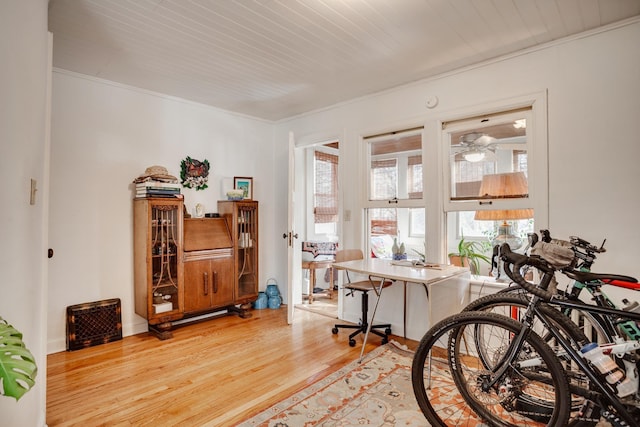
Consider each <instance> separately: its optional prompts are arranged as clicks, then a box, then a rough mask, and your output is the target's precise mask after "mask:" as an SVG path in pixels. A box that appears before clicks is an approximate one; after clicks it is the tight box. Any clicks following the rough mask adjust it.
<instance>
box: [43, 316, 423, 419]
mask: <svg viewBox="0 0 640 427" xmlns="http://www.w3.org/2000/svg"><path fill="white" fill-rule="evenodd" d="M334 323H336V320H335V319H330V318H328V317H326V316H322V315H318V314H314V313H310V312H305V311H301V310H299V311H296V316H295V322H294V324H293V325H287V324H286V308H285V306H282V308H280V309H278V310H271V309H265V310H254V311H253V317H252V318H250V319H241V318H239V317H237V316H227V317H222V318H218V319H213V320H209V321H206V322H202V323H197V324H192V325H188V326H184V327H181V328H178V329H176V330H175V331H174V338H172V339H170V340H166V341H160V340H158V339H157V338H155V337H154V336H152V335H149V334H139V335H135V336H130V337H125V338H124V339H123V340H121V341H116V342H112V343H108V344H102V345H99V346H95V347H90V348H86V349H82V350H77V351H73V352H61V353H55V354H51V355H49V356H48V366H47V424H48V425H49V426H51V427H53V426H72V425H78V426H80V425H81V426H98V425H109V426H146V425H153V426H177V425H181V426H203V425H206V426H231V425H235V424H237V423H239V422H240V421H243V420H244V419H246V418H249V417H250V416H252V415H254V414H256V413H258V412H260V411H261V410H263V409H266V408H268V407H269V406H271V405H273V404H274V403H276V402H278V401H280V400H282V399H283V398H285V397H287V396H289V395H291V394H292V393H294V392H296V391H298V390H300V389H303V388H304V387H306V386H307V385H308V384H311V383H313V382H315V381H318V380H319V379H321V378H323V377H324V376H326V375H328V374H330V373H332V372H334V371H336V370H337V369H338V368H340V367H342V366H344V365H345V364H347V363H349V362H351V361H353V360H356V359H357V358H358V356H359V354H360V348H361V343H362V338H361V337H362V335H360V338H359V339H358V344H357V345H356V347H349V345H348V344H347V335H348V333H347V331H346V330H343V331H340V333H339V334H338V335H333V334H332V333H331V327H332V326H333V324H334ZM392 338H393V339H395V340H397V341H398V342H401V343H405V344H407V345H408V346H409V347H410V348H415V346H416V344H417V343H415V342H412V341H406V342H405V340H404V339H403V338H402V337H396V336H393V337H392ZM379 344H380V338H378V337H375V336H372V337H371V339H370V340H369V343H367V349H366V351H370V350H372V349H373V348H375V347H376V346H378V345H379Z"/></svg>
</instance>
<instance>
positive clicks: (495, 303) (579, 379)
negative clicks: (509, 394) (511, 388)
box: [463, 292, 600, 427]
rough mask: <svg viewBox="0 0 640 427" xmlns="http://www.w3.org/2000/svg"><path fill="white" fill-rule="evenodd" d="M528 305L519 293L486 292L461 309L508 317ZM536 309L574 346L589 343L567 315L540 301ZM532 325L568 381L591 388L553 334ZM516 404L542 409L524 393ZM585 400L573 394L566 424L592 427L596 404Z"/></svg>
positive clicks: (597, 412) (537, 324)
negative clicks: (587, 409) (557, 360)
mask: <svg viewBox="0 0 640 427" xmlns="http://www.w3.org/2000/svg"><path fill="white" fill-rule="evenodd" d="M528 305H529V299H528V298H527V297H526V295H524V294H522V293H515V292H513V293H501V292H498V293H495V294H491V295H486V296H484V297H482V298H479V299H477V300H475V301H473V302H471V303H470V304H469V305H467V306H466V307H465V308H464V310H463V312H464V311H485V312H487V311H489V312H492V313H497V314H502V315H506V316H507V317H511V316H513V315H514V314H515V315H519V314H520V312H519V311H518V312H515V313H514V309H517V310H519V309H522V310H525V311H526V309H527V307H528ZM538 308H539V310H540V311H541V312H542V313H543V314H544V316H545V317H546V318H547V319H548V321H550V322H551V323H552V324H553V326H554V328H555V329H556V330H557V331H561V332H563V334H564V335H565V336H566V337H567V338H568V339H569V340H570V341H572V342H574V343H575V344H576V346H577V347H581V346H582V345H584V344H585V343H587V342H590V339H589V338H588V337H587V336H586V335H585V334H584V332H583V331H582V330H581V329H580V328H579V327H578V325H576V324H575V323H574V322H573V321H572V320H571V319H569V318H568V317H566V316H565V315H564V314H563V313H562V312H560V311H558V310H556V309H554V308H553V307H552V306H549V305H547V304H544V303H539V305H538ZM512 318H513V317H512ZM514 320H517V321H520V317H517V318H515V319H514ZM532 328H533V330H534V331H535V332H536V333H537V334H538V335H539V336H540V337H541V338H542V339H543V341H544V342H545V343H546V344H547V345H549V347H551V348H552V349H553V350H554V352H555V353H556V355H557V356H558V358H559V359H560V361H561V362H562V363H563V366H564V368H565V372H567V376H568V379H569V382H570V384H571V385H575V386H576V387H580V388H582V389H585V390H588V389H591V388H592V387H591V386H590V384H589V381H588V379H587V377H586V375H585V374H584V373H583V372H582V371H581V370H580V369H579V368H578V367H577V366H576V365H575V364H572V363H571V359H570V358H568V357H566V354H565V353H564V351H563V349H562V348H560V347H559V346H558V345H557V343H555V338H554V337H553V335H552V334H550V333H548V332H546V331H545V330H544V329H543V328H544V327H543V325H542V323H541V322H539V321H536V320H535V319H534V326H533V327H532ZM478 353H479V357H480V359H481V361H482V362H483V364H484V365H485V366H488V364H489V360H488V357H487V355H486V354H485V352H484V351H483V350H482V349H481V348H480V349H478ZM519 403H520V404H521V405H523V406H528V407H529V408H530V410H531V411H536V410H539V411H543V408H539V409H536V408H535V407H534V405H535V403H534V402H532V401H530V400H529V399H527V397H526V396H522V398H521V399H520V402H519ZM585 403H589V402H586V401H585V396H584V395H582V396H581V395H579V394H573V395H572V398H571V415H570V417H569V424H568V426H569V427H592V426H594V425H596V424H597V423H598V420H599V418H600V408H599V406H598V405H597V404H596V403H595V402H591V403H589V405H588V406H585ZM587 407H588V408H590V409H589V411H588V412H585V409H584V408H587Z"/></svg>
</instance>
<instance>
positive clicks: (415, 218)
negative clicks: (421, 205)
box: [409, 209, 425, 237]
mask: <svg viewBox="0 0 640 427" xmlns="http://www.w3.org/2000/svg"><path fill="white" fill-rule="evenodd" d="M424 227H425V221H424V209H409V237H424Z"/></svg>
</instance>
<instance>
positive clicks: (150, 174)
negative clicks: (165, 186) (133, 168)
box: [135, 166, 178, 182]
mask: <svg viewBox="0 0 640 427" xmlns="http://www.w3.org/2000/svg"><path fill="white" fill-rule="evenodd" d="M149 178H150V179H158V180H171V181H175V182H177V181H178V178H176V177H175V176H173V175H169V171H168V170H167V168H165V167H164V166H149V167H148V168H147V169H145V171H144V173H143V174H142V175H140V176H139V177H138V178H136V180H135V182H142V181H145V180H147V179H149Z"/></svg>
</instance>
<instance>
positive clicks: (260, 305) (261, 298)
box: [253, 292, 269, 310]
mask: <svg viewBox="0 0 640 427" xmlns="http://www.w3.org/2000/svg"><path fill="white" fill-rule="evenodd" d="M268 301H269V298H268V297H267V294H265V293H264V292H258V299H257V300H256V301H255V302H254V303H253V308H255V309H257V310H262V309H264V308H267V304H268Z"/></svg>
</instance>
